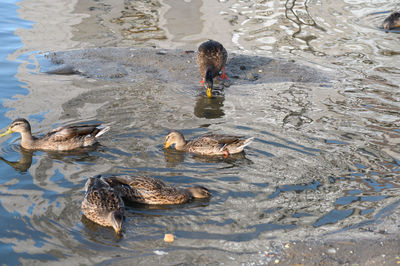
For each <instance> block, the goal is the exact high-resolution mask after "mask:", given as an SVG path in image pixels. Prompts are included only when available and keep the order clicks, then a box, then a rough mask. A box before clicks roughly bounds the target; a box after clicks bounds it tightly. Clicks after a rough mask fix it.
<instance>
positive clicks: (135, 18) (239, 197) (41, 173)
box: [0, 0, 400, 264]
mask: <svg viewBox="0 0 400 266" xmlns="http://www.w3.org/2000/svg"><path fill="white" fill-rule="evenodd" d="M114 2H115V1H112V2H111V1H107V0H104V1H96V2H85V1H79V2H78V3H77V4H76V6H75V11H74V12H75V13H70V11H68V12H64V11H65V10H72V8H70V7H69V8H68V9H65V8H64V7H65V6H64V5H61V4H60V3H59V8H61V7H63V10H60V13H57V12H56V10H55V9H56V8H57V5H56V4H55V5H54V6H53V11H52V14H50V15H53V12H54V14H57V16H59V17H60V18H59V19H61V20H62V19H65V21H64V20H62V21H64V23H65V25H64V24H63V27H64V26H65V28H63V30H64V29H66V31H68V30H67V29H68V27H71V28H73V31H72V32H65V35H66V36H65V37H63V38H71V39H73V40H74V42H71V43H70V42H67V41H70V40H66V42H65V46H66V47H68V48H76V47H85V48H86V47H97V46H127V47H131V46H132V42H133V43H134V44H141V45H143V46H146V47H149V46H150V45H152V43H161V44H162V45H163V47H173V48H175V47H178V46H181V45H187V46H190V49H192V50H195V48H196V43H200V42H201V41H203V40H204V39H207V38H213V39H216V40H219V37H221V38H222V35H221V36H220V35H219V32H218V29H215V31H213V27H205V25H210V24H207V23H210V21H217V22H216V23H219V25H226V24H225V23H227V25H230V26H229V27H225V28H224V30H225V31H226V32H228V33H229V34H232V36H231V37H232V38H231V39H232V42H231V43H230V42H227V43H226V45H225V43H224V45H225V46H226V47H227V48H228V50H229V52H230V59H229V60H230V61H229V62H228V64H227V74H228V76H229V77H230V78H231V81H232V85H231V86H230V87H229V88H224V92H223V94H222V95H218V96H216V97H214V98H211V99H208V98H206V97H204V96H199V95H198V93H197V91H196V89H193V87H195V86H198V88H199V91H200V90H201V86H200V85H199V84H198V81H199V80H200V76H199V74H198V71H197V69H196V66H195V61H194V60H193V54H191V55H188V54H185V53H181V52H177V53H172V52H171V53H169V52H165V53H159V54H156V53H153V54H150V53H149V54H146V53H145V52H143V51H140V50H135V52H136V54H134V52H132V51H133V50H132V51H131V50H129V49H126V50H124V51H123V52H124V54H123V55H124V56H123V58H124V61H123V62H122V63H121V62H113V64H112V65H110V64H108V63H109V62H110V60H112V58H113V57H107V55H108V54H112V55H116V54H117V52H116V50H112V49H108V50H100V52H98V53H97V54H96V53H93V51H89V50H83V52H82V54H80V55H79V57H80V58H81V59H84V62H83V63H82V64H81V65H80V66H79V67H80V68H79V70H80V71H79V73H92V74H93V75H87V77H81V76H78V75H69V76H56V75H46V74H44V73H39V66H38V65H37V63H36V58H37V57H36V55H33V54H31V53H30V52H32V51H35V49H34V48H35V47H37V44H38V43H40V42H41V40H43V44H44V43H45V44H46V46H45V47H46V51H47V50H49V51H54V50H56V48H57V47H65V46H62V45H61V46H60V44H57V43H51V40H47V39H46V38H44V36H51V34H50V33H49V32H48V31H47V30H46V29H49V27H50V25H49V26H48V27H46V25H47V24H48V18H47V17H46V16H43V14H40V13H39V12H38V11H37V10H39V9H38V8H37V7H36V8H33V7H32V6H29V5H30V4H31V3H30V2H29V1H22V2H20V3H19V5H20V6H21V9H20V14H21V16H30V17H31V18H32V19H33V20H35V26H34V28H33V29H32V30H25V31H22V30H21V31H18V34H19V35H21V36H23V40H26V42H24V44H23V45H24V47H23V48H22V49H20V50H18V51H17V52H15V54H12V55H11V57H12V58H18V59H19V62H18V63H17V62H13V63H12V64H11V65H8V66H7V67H5V66H3V65H2V66H1V69H2V70H3V71H2V73H8V74H9V75H8V76H7V77H6V78H4V79H5V80H6V81H7V82H5V83H4V84H6V85H7V86H6V87H7V88H6V89H7V90H6V89H4V90H3V91H2V97H3V98H4V100H3V102H2V104H3V105H4V106H5V107H8V108H9V109H7V110H6V112H7V113H5V114H4V115H3V116H2V117H0V118H1V119H0V122H1V123H2V124H3V126H2V127H5V126H6V125H7V124H8V123H9V122H10V120H11V119H9V118H8V117H10V118H16V117H18V116H26V117H28V118H31V117H30V116H33V117H34V118H35V119H34V121H35V128H37V129H38V130H40V131H41V132H47V131H48V130H49V129H50V128H54V126H55V125H57V124H65V123H70V122H79V121H89V120H99V121H104V122H105V123H107V124H109V125H110V126H111V131H110V134H107V135H105V136H104V138H103V139H102V141H101V144H102V145H99V146H95V147H93V149H90V150H85V151H83V152H82V151H81V152H77V153H70V154H64V153H46V152H39V151H38V152H34V153H29V152H26V151H24V150H20V149H18V148H14V147H15V144H13V142H14V140H15V138H13V137H10V138H9V139H5V140H2V142H1V147H2V148H1V161H3V162H4V163H1V164H0V169H1V171H2V178H1V180H0V183H1V186H0V193H1V202H0V203H1V204H0V214H1V216H2V220H1V221H0V222H1V225H2V228H4V230H3V232H2V233H1V235H0V242H1V243H0V246H1V248H0V250H1V254H2V255H3V258H7V263H9V264H20V263H24V264H29V263H33V262H34V261H35V260H41V261H43V262H53V261H57V262H67V261H68V262H71V261H73V262H76V263H82V264H93V263H101V262H103V263H104V262H105V263H107V262H112V263H115V262H120V261H121V262H122V261H125V260H131V259H134V260H135V263H136V262H143V263H147V264H160V260H161V259H162V261H161V262H162V263H163V264H172V263H174V264H177V263H185V262H195V263H197V264H216V263H221V262H223V263H225V264H232V263H237V264H240V262H253V261H257V262H259V264H265V263H268V260H267V258H265V256H263V257H260V254H261V253H262V254H264V253H263V251H264V250H265V247H266V246H268V245H269V243H271V241H276V242H279V241H281V242H284V241H288V240H296V239H304V238H307V237H312V238H318V237H322V236H323V235H326V234H331V235H335V234H338V233H341V232H348V236H350V237H352V236H353V235H352V231H351V230H352V229H356V230H359V231H360V233H361V232H365V236H366V237H369V236H370V235H371V234H374V235H376V234H378V235H379V234H380V232H382V231H383V232H385V233H396V232H398V228H397V225H398V221H397V218H396V215H393V214H394V213H395V214H396V210H397V209H398V208H399V206H400V199H399V195H398V194H399V189H400V183H399V182H400V180H399V175H398V173H399V170H400V150H399V145H398V143H399V139H400V130H399V128H398V127H399V123H398V116H399V114H400V112H399V110H400V109H399V106H398V102H399V100H400V97H399V93H398V87H399V85H398V84H400V70H399V66H398V62H399V60H398V59H399V55H400V51H399V48H398V38H399V36H398V34H395V33H393V32H390V33H385V32H383V31H381V30H379V26H380V23H381V21H382V20H383V19H384V18H385V16H386V14H385V13H383V12H385V11H388V10H391V9H394V7H395V6H394V4H392V3H389V2H388V3H383V4H382V3H380V1H370V2H362V3H354V1H324V2H321V1H220V2H218V3H215V1H213V2H211V1H208V0H204V1H203V2H202V3H201V2H198V3H197V2H196V3H194V2H193V1H191V2H190V3H182V4H181V3H180V2H179V1H175V2H174V1H163V3H161V4H160V2H159V1H144V2H138V1H135V2H132V1H127V2H124V3H123V4H117V3H114ZM52 3H53V2H52ZM214 4H215V5H214ZM37 5H38V6H40V5H44V4H42V3H37ZM195 5H198V8H193V7H194V6H195ZM189 6H190V8H191V10H192V12H195V16H194V17H195V18H194V19H193V20H191V21H189V20H188V17H189V15H188V14H186V13H185V14H182V16H176V13H177V12H184V11H185V10H188V8H189ZM7 8H8V9H12V10H14V9H15V6H14V5H12V6H8V7H7ZM182 10H184V11H182ZM61 11H62V12H61ZM380 11H382V12H380ZM64 13H65V14H64ZM6 14H8V13H6ZM85 14H88V15H85ZM14 16H15V17H16V14H14ZM57 16H56V17H54V21H56V20H57V19H58V18H57ZM75 17H79V18H80V19H79V20H71V19H69V18H75ZM174 17H175V18H176V20H175V21H174V20H173V18H174ZM52 18H53V17H52ZM180 18H181V20H180ZM67 21H68V22H70V23H71V24H70V25H66V24H67ZM185 21H186V22H187V23H185ZM20 26H24V22H20ZM221 27H222V26H221ZM2 28H4V29H6V27H3V26H2ZM215 28H217V27H215ZM40 29H42V30H40ZM32 32H35V33H36V35H37V36H36V35H35V34H32ZM8 34H9V35H10V36H11V35H14V33H13V32H8ZM68 34H70V35H68ZM6 35H7V34H6ZM7 36H8V35H7ZM15 36H17V35H15ZM224 36H225V35H224ZM57 37H58V38H60V35H57ZM185 37H188V39H190V40H186V38H185ZM197 38H198V39H199V40H196V39H197ZM200 39H201V40H200ZM33 40H35V42H33ZM10 43H12V42H10ZM33 43H35V46H34V45H33ZM14 45H15V46H18V45H22V44H18V45H16V44H14ZM10 46H11V45H10ZM15 46H14V47H10V50H9V51H8V52H7V53H9V54H11V53H14V52H13V51H14V50H15V49H16V48H15ZM230 48H231V49H230ZM36 50H37V49H36ZM234 50H236V51H241V52H243V54H240V55H236V56H234ZM46 51H41V52H46ZM102 51H107V52H106V53H102ZM250 53H257V56H249V55H248V54H250ZM72 55H73V54H69V57H71V56H72ZM261 55H267V56H268V57H261ZM277 57H283V58H284V59H282V60H280V59H279V60H278V59H277ZM110 58H111V59H110ZM114 58H115V57H114ZM91 60H96V64H94V63H93V62H94V61H91ZM107 60H108V61H107ZM133 62H136V63H137V65H134V64H133ZM94 66H99V68H96V67H94ZM101 66H103V69H102V71H103V72H106V73H107V74H108V75H103V76H100V75H97V74H99V73H100V74H101V69H100V68H101ZM137 66H139V67H138V68H135V67H137ZM17 67H18V73H17V75H16V77H17V78H18V79H19V80H18V84H15V83H14V81H15V80H14V78H13V77H14V74H15V72H16V71H17V70H16V68H17ZM107 67H108V68H107ZM88 69H89V70H88ZM166 69H167V70H168V71H166ZM122 70H123V71H126V72H123V71H122ZM85 71H86V72H85ZM107 71H108V72H107ZM318 71H320V72H318ZM10 73H11V74H10ZM119 73H129V75H127V74H124V76H119ZM132 73H133V74H132ZM321 73H324V74H321ZM325 73H326V75H325ZM130 75H133V78H132V76H130ZM2 77H3V76H2ZM104 77H108V78H104ZM19 82H24V84H25V85H24V87H26V89H28V90H29V94H26V93H24V91H25V90H26V89H25V88H22V85H20V84H21V83H19ZM11 88H12V89H13V90H11ZM14 89H16V90H15V91H14ZM50 90H51V91H52V93H51V94H50V93H49V91H50ZM13 95H15V97H14V98H13V99H12V100H7V99H9V98H11V96H13ZM6 116H7V117H6ZM172 129H182V130H183V131H184V133H185V135H186V134H187V135H188V136H195V135H199V134H202V133H206V132H209V131H212V132H215V133H227V134H235V135H244V136H254V137H255V141H254V142H253V143H252V144H251V145H250V146H249V147H248V149H246V153H243V154H238V155H234V156H229V157H228V158H223V157H215V158H209V157H200V156H195V155H191V154H186V153H182V152H177V151H174V150H164V149H163V148H162V143H163V141H164V138H165V135H166V134H167V132H169V131H170V130H172ZM10 166H11V167H10ZM95 174H106V175H107V174H147V175H151V176H155V177H157V178H160V179H161V180H163V181H165V182H167V183H173V184H176V185H179V186H183V187H185V186H190V185H204V186H205V187H207V188H209V189H210V190H211V192H212V194H213V196H212V198H211V199H210V200H209V201H207V202H202V201H194V202H191V203H188V204H184V205H182V206H169V207H168V208H150V207H148V206H143V205H141V206H138V205H128V207H127V217H126V221H125V229H124V230H125V232H124V237H123V238H121V239H116V238H115V234H114V232H113V231H112V230H109V229H108V228H103V227H100V226H98V225H96V224H93V223H91V222H87V221H85V219H83V218H82V216H81V212H80V203H81V200H82V198H83V195H84V193H83V185H84V184H85V182H86V178H87V177H88V176H92V175H95ZM165 233H172V234H174V235H175V236H176V240H175V242H174V243H169V244H167V243H164V241H163V237H164V234H165ZM260 252H261V253H260ZM157 254H164V255H157Z"/></svg>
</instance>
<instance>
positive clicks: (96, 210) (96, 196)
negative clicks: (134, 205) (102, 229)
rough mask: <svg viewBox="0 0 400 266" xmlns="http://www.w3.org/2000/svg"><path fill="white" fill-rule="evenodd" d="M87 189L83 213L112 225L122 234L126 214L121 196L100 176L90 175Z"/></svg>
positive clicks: (97, 220) (104, 224)
mask: <svg viewBox="0 0 400 266" xmlns="http://www.w3.org/2000/svg"><path fill="white" fill-rule="evenodd" d="M85 190H86V194H85V198H84V199H83V201H82V205H81V208H82V212H83V214H84V215H85V216H86V217H87V218H88V219H89V220H91V221H93V222H95V223H98V224H100V225H102V226H112V227H113V228H114V230H115V232H116V233H117V234H120V232H121V230H122V222H123V220H124V214H125V205H124V202H123V201H122V199H121V196H120V195H119V194H118V193H116V192H115V191H114V189H113V188H112V187H111V186H110V185H109V184H108V183H107V182H106V181H105V180H104V178H102V177H100V176H95V177H89V179H88V180H87V182H86V184H85Z"/></svg>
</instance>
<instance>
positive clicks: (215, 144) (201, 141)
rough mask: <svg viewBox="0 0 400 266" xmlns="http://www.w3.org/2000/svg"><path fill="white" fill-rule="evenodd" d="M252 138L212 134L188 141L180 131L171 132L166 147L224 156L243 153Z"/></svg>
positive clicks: (166, 140)
mask: <svg viewBox="0 0 400 266" xmlns="http://www.w3.org/2000/svg"><path fill="white" fill-rule="evenodd" d="M253 139H254V138H253V137H252V138H248V139H243V138H241V137H237V136H229V135H218V134H210V135H203V136H201V137H199V138H196V139H193V140H190V141H188V142H187V141H186V140H185V137H184V136H183V135H182V134H181V133H180V132H178V131H172V132H170V133H169V134H168V135H167V137H166V138H165V143H164V147H165V148H166V149H167V148H169V147H170V146H171V145H172V144H175V149H176V150H178V151H187V152H191V153H195V154H199V155H224V156H225V157H227V156H229V154H235V153H239V152H242V151H243V149H244V148H245V147H246V146H247V145H249V144H250V143H251V142H252V141H253Z"/></svg>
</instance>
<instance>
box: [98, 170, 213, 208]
mask: <svg viewBox="0 0 400 266" xmlns="http://www.w3.org/2000/svg"><path fill="white" fill-rule="evenodd" d="M106 181H107V182H108V183H109V184H110V186H111V187H113V188H114V189H115V191H117V193H119V194H120V195H121V196H122V198H124V199H127V200H129V201H132V202H137V203H144V204H158V205H164V204H181V203H185V202H188V201H190V200H192V199H195V198H196V199H205V198H209V197H210V196H211V193H210V192H209V191H208V189H206V188H205V187H201V186H194V187H189V188H177V187H173V186H169V185H167V184H165V183H164V182H163V181H161V180H158V179H156V178H152V177H147V176H126V175H125V176H113V177H109V178H107V179H106Z"/></svg>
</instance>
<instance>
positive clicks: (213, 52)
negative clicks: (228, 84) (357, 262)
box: [197, 40, 228, 98]
mask: <svg viewBox="0 0 400 266" xmlns="http://www.w3.org/2000/svg"><path fill="white" fill-rule="evenodd" d="M227 58H228V53H227V51H226V50H225V48H224V47H223V46H222V44H220V43H219V42H217V41H213V40H208V41H206V42H203V43H202V44H201V45H200V46H199V48H198V51H197V65H198V66H199V69H200V74H201V76H202V77H203V80H202V81H201V83H203V84H204V87H205V88H206V89H207V97H208V98H211V97H212V89H213V79H214V78H215V77H216V76H220V78H221V79H228V77H227V76H226V74H225V64H226V60H227ZM221 71H222V73H221Z"/></svg>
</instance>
